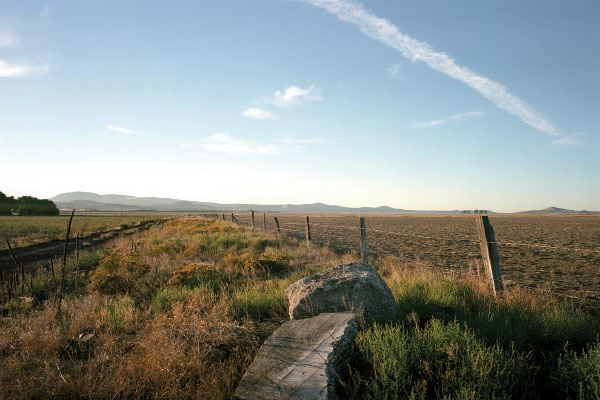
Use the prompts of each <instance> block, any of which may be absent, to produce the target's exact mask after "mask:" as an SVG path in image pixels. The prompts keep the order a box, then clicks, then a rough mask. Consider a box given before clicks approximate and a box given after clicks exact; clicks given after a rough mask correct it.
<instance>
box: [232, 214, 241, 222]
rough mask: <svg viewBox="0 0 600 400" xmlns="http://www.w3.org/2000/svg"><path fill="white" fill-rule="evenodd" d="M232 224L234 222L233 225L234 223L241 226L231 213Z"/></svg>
mask: <svg viewBox="0 0 600 400" xmlns="http://www.w3.org/2000/svg"><path fill="white" fill-rule="evenodd" d="M231 222H232V223H234V224H236V225H239V224H240V223H239V222H238V220H237V218H236V217H235V215H233V213H231Z"/></svg>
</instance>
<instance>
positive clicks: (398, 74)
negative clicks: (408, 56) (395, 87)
mask: <svg viewBox="0 0 600 400" xmlns="http://www.w3.org/2000/svg"><path fill="white" fill-rule="evenodd" d="M388 74H390V76H391V77H392V78H394V79H400V78H402V63H395V64H392V65H391V66H390V67H389V68H388Z"/></svg>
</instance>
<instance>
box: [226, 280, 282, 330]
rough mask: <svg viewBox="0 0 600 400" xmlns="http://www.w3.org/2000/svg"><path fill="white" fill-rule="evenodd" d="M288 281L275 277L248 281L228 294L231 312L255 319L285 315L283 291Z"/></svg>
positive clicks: (239, 316)
mask: <svg viewBox="0 0 600 400" xmlns="http://www.w3.org/2000/svg"><path fill="white" fill-rule="evenodd" d="M288 285H289V282H287V281H284V280H280V279H275V280H268V281H257V282H249V283H248V284H244V285H242V286H240V287H237V288H234V289H233V290H232V292H231V293H230V295H229V299H228V300H229V303H230V310H231V313H232V314H233V315H234V316H236V317H238V318H241V317H247V318H252V319H256V320H261V319H269V318H275V317H279V318H283V317H285V316H287V308H286V305H285V297H284V291H285V288H286V287H287V286H288Z"/></svg>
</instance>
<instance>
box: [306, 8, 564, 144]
mask: <svg viewBox="0 0 600 400" xmlns="http://www.w3.org/2000/svg"><path fill="white" fill-rule="evenodd" d="M297 1H302V2H305V3H309V4H312V5H313V6H316V7H319V8H322V9H324V10H326V11H328V12H330V13H332V14H334V15H335V16H337V17H338V18H339V19H340V20H342V21H346V22H350V23H353V24H355V25H357V26H358V27H359V29H360V31H361V32H362V33H364V34H365V35H367V36H368V37H370V38H372V39H375V40H377V41H379V42H381V43H383V44H385V45H387V46H389V47H391V48H393V49H396V50H398V51H399V52H400V53H401V54H402V55H403V56H404V57H406V58H408V59H409V60H411V61H412V62H416V61H422V62H424V63H425V64H427V65H428V66H429V67H430V68H432V69H434V70H436V71H439V72H441V73H443V74H446V75H448V76H450V77H452V78H454V79H456V80H459V81H461V82H463V83H465V84H466V85H468V86H470V87H471V88H473V89H475V90H476V91H478V92H479V93H480V94H481V95H482V96H484V97H485V98H487V99H488V100H490V101H491V102H492V103H494V104H495V105H496V107H498V108H500V109H502V110H504V111H506V112H508V113H510V114H513V115H515V116H517V117H518V118H520V119H521V120H522V121H523V122H524V123H526V124H527V125H529V126H531V127H532V128H534V129H537V130H539V131H541V132H544V133H547V134H549V135H560V133H559V132H558V131H557V129H556V128H555V127H554V125H553V124H552V122H550V121H549V120H548V119H547V118H546V117H545V116H544V115H543V114H541V113H540V112H538V111H536V110H534V109H533V108H532V107H531V106H530V105H529V104H527V103H526V102H525V101H523V100H521V99H520V98H518V97H517V96H515V95H513V94H511V93H510V92H509V91H508V90H507V89H506V88H505V87H504V86H502V85H501V84H499V83H497V82H494V81H492V80H491V79H489V78H487V77H485V76H482V75H479V74H477V73H475V72H473V71H471V70H470V69H469V68H467V67H463V66H460V65H458V64H457V63H456V62H455V61H454V60H453V59H452V58H451V57H450V56H448V55H447V54H446V53H444V52H438V51H435V50H434V49H433V48H432V47H431V46H430V45H429V44H428V43H426V42H422V41H419V40H416V39H413V38H412V37H410V36H408V35H405V34H403V33H402V32H400V30H399V29H398V27H396V26H395V25H394V24H392V23H391V22H389V21H388V20H386V19H384V18H380V17H377V16H376V15H374V14H373V13H372V12H370V11H369V10H367V9H366V8H364V7H363V6H362V4H360V3H356V2H352V1H349V0H297Z"/></svg>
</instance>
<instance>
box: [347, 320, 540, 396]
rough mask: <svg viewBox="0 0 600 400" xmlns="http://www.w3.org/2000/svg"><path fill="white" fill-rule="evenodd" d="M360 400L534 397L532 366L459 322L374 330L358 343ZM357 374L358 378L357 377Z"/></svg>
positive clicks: (358, 340)
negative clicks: (529, 378) (360, 378)
mask: <svg viewBox="0 0 600 400" xmlns="http://www.w3.org/2000/svg"><path fill="white" fill-rule="evenodd" d="M356 346H357V350H358V355H357V357H358V361H355V367H354V368H358V369H360V370H361V371H362V373H363V376H366V379H364V378H363V379H364V380H363V381H362V382H361V384H360V387H359V388H358V391H359V392H360V395H359V397H362V398H372V399H387V398H395V399H396V398H421V399H425V398H463V399H474V398H504V397H506V395H507V394H511V396H512V397H514V398H519V399H520V398H526V397H527V396H528V395H529V392H528V389H529V386H528V383H529V380H528V377H529V375H530V373H531V372H532V368H531V367H530V366H528V364H527V362H526V360H525V358H524V357H523V356H522V355H520V353H518V352H516V351H514V350H504V349H502V348H501V347H500V346H499V345H497V344H495V345H488V344H486V343H485V341H483V340H481V339H479V338H477V337H476V336H475V334H474V333H473V332H472V331H471V330H469V329H464V328H461V326H460V325H459V324H458V323H456V322H450V323H448V324H444V323H443V322H441V321H439V320H437V319H432V320H431V321H430V322H429V323H427V325H426V326H425V327H424V328H419V327H418V326H414V327H409V328H406V327H404V326H401V325H399V326H391V325H388V326H385V327H382V326H378V325H376V326H374V327H373V328H371V329H369V330H368V331H366V332H364V333H360V334H359V335H358V337H357V340H356ZM355 376H356V375H355Z"/></svg>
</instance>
